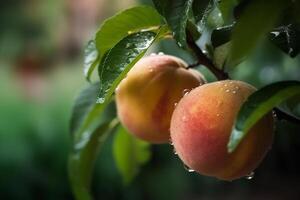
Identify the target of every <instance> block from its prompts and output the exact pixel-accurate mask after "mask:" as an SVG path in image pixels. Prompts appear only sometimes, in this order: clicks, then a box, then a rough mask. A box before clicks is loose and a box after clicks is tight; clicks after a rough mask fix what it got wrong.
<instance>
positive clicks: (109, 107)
mask: <svg viewBox="0 0 300 200" xmlns="http://www.w3.org/2000/svg"><path fill="white" fill-rule="evenodd" d="M98 91H99V83H94V84H91V85H90V86H89V87H88V88H86V89H84V90H82V92H81V93H80V94H79V96H78V97H77V99H76V101H75V105H74V106H73V113H72V117H71V133H72V136H73V143H72V150H71V152H70V155H69V177H70V182H71V185H72V189H73V192H74V195H75V196H76V199H80V200H83V199H84V200H85V199H87V200H89V199H91V197H90V194H89V186H90V179H91V174H92V168H93V164H94V161H95V159H96V155H97V152H98V149H99V146H100V144H101V143H102V142H103V141H104V139H105V138H106V137H105V136H106V135H107V134H108V133H109V132H110V130H111V128H113V127H114V126H115V125H116V120H113V119H114V118H115V117H116V109H115V105H114V104H113V103H110V101H107V103H106V104H101V105H100V104H96V100H97V94H98Z"/></svg>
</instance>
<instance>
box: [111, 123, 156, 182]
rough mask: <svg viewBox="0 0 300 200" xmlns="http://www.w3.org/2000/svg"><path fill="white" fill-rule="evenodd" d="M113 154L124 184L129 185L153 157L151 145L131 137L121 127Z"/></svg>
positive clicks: (115, 139) (115, 140)
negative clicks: (142, 166)
mask: <svg viewBox="0 0 300 200" xmlns="http://www.w3.org/2000/svg"><path fill="white" fill-rule="evenodd" d="M113 154H114V158H115V162H116V165H117V168H118V170H119V171H120V173H121V175H122V177H123V182H124V184H128V183H130V182H131V181H132V179H133V178H134V177H135V176H136V175H137V174H138V172H139V170H140V167H141V165H143V164H145V163H146V162H147V161H149V159H150V157H151V151H150V144H149V143H147V142H144V141H142V140H139V139H137V138H136V137H134V136H132V135H130V134H129V133H128V132H127V130H126V129H125V128H124V127H123V126H120V127H119V129H118V131H117V133H116V136H115V138H114V143H113Z"/></svg>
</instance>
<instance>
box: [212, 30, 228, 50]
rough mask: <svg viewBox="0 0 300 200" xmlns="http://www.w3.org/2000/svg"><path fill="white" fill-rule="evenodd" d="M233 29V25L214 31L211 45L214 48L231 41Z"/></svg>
mask: <svg viewBox="0 0 300 200" xmlns="http://www.w3.org/2000/svg"><path fill="white" fill-rule="evenodd" d="M232 28H233V25H228V26H223V27H220V28H217V29H215V30H213V32H212V34H211V44H212V45H213V47H214V48H216V47H218V46H221V45H223V44H225V43H227V42H229V41H230V39H231V32H232Z"/></svg>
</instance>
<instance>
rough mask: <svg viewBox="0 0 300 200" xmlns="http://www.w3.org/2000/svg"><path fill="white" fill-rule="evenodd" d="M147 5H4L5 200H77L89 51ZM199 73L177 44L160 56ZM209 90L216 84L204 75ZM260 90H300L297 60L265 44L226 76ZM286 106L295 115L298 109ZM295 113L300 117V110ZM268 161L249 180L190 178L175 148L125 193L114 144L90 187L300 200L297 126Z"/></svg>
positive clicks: (79, 1) (156, 149) (97, 0)
mask: <svg viewBox="0 0 300 200" xmlns="http://www.w3.org/2000/svg"><path fill="white" fill-rule="evenodd" d="M149 2H150V1H148V0H143V1H140V2H138V1H137V0H127V1H125V0H123V1H118V0H110V1H108V0H64V1H61V0H52V1H48V0H27V1H24V0H11V1H6V2H4V1H2V2H1V3H0V66H1V67H0V199H3V200H10V199H13V200H15V199H23V200H25V199H55V200H59V199H73V198H72V195H71V191H70V187H69V183H68V177H67V155H68V151H69V149H70V144H71V142H70V141H71V139H70V136H69V133H68V128H69V125H68V123H69V118H70V113H71V108H72V104H73V100H74V98H75V96H76V94H78V92H79V91H80V89H82V88H83V87H84V86H86V85H87V83H85V80H84V77H83V75H82V63H83V58H82V57H83V48H84V44H86V42H87V41H88V39H89V38H90V37H92V35H93V33H94V32H95V30H97V27H98V26H99V25H100V23H101V22H102V20H103V19H105V18H106V17H108V16H110V15H112V14H113V13H115V12H117V11H119V10H122V9H125V8H128V7H131V6H133V5H136V4H140V3H148V4H149ZM154 51H163V52H164V53H168V54H173V55H177V56H179V57H182V58H183V59H185V60H187V62H189V63H193V59H192V58H191V57H190V56H189V55H188V54H187V53H185V52H183V51H182V50H180V49H178V48H177V47H176V45H175V43H174V42H173V41H170V40H168V41H163V42H161V44H160V45H159V46H158V47H157V49H154ZM200 70H201V71H203V73H205V74H206V75H207V77H208V79H209V80H212V75H211V74H210V73H209V72H208V71H207V70H205V69H202V68H200ZM230 73H231V75H232V76H233V77H234V78H235V79H239V80H245V81H247V82H249V83H251V84H253V85H255V86H257V87H261V86H263V85H266V84H268V83H271V82H275V81H280V80H287V79H288V80H300V56H298V57H296V58H294V59H292V58H290V57H289V56H287V55H285V54H284V53H282V52H281V51H280V50H278V49H277V48H276V47H274V46H273V45H272V44H270V43H269V42H267V41H265V42H264V43H262V44H261V45H260V46H259V47H258V48H257V50H256V51H255V52H254V53H253V55H251V56H250V58H249V59H248V60H247V61H246V62H244V63H242V64H241V65H240V66H239V67H238V68H236V69H235V70H233V71H232V72H230ZM290 105H293V104H292V102H291V103H290ZM290 109H291V110H292V111H293V112H294V114H297V115H299V113H300V106H299V105H294V106H291V107H290ZM276 127H277V128H276V135H275V141H274V144H273V147H272V149H271V151H270V152H269V153H268V155H267V157H266V159H265V160H264V162H263V163H262V164H261V166H260V167H259V168H258V169H257V170H256V171H255V176H254V178H253V179H251V180H247V179H246V178H245V179H241V180H238V181H234V182H224V181H219V180H216V179H214V178H209V177H204V176H201V175H198V174H195V173H189V172H188V171H186V170H185V169H184V167H183V165H182V163H181V162H180V160H179V159H178V158H177V156H176V155H174V154H173V150H172V148H171V146H170V145H154V146H153V147H152V150H153V156H152V159H151V161H150V162H149V163H148V164H147V165H145V166H144V167H143V169H142V171H141V173H140V174H139V175H138V177H137V178H135V180H134V181H133V183H132V184H131V185H129V186H124V185H123V184H122V181H121V176H120V174H119V173H118V171H117V169H116V167H115V164H114V160H113V157H112V145H111V143H112V139H113V135H112V136H110V137H109V139H108V141H107V142H106V143H105V145H104V147H103V150H102V151H101V153H100V156H99V159H98V161H97V166H96V168H95V174H94V179H93V193H94V195H95V197H96V199H128V200H129V199H130V200H131V199H133V200H134V199H143V200H147V199H149V200H154V199H155V200H156V199H157V200H164V199H180V200H181V199H182V200H183V199H184V200H196V199H201V200H202V199H204V200H206V199H220V200H221V199H222V200H223V199H230V200H231V199H272V200H277V199H300V181H299V179H300V170H299V169H300V159H299V152H300V125H299V124H298V125H297V124H292V123H290V122H287V121H280V122H277V124H276Z"/></svg>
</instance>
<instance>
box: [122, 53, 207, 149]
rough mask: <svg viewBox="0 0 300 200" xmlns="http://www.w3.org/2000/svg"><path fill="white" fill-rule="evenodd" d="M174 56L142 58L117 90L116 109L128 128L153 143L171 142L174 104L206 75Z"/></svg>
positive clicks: (201, 81)
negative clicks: (188, 66)
mask: <svg viewBox="0 0 300 200" xmlns="http://www.w3.org/2000/svg"><path fill="white" fill-rule="evenodd" d="M186 67H187V64H186V63H185V62H184V61H183V60H181V59H179V58H176V57H174V56H169V55H151V56H148V57H144V58H142V59H141V60H139V61H138V62H137V63H136V64H135V65H134V67H133V68H132V69H131V70H130V71H129V73H128V74H127V77H126V78H124V79H123V80H122V81H121V82H120V84H119V86H118V87H117V90H116V104H117V112H118V116H119V119H120V121H121V122H122V124H123V125H124V127H125V128H126V129H128V131H129V132H130V133H132V134H133V135H135V136H137V137H138V138H140V139H143V140H146V141H148V142H151V143H167V142H170V131H169V128H170V120H171V116H172V113H173V110H174V108H175V106H174V105H175V104H176V103H177V102H178V101H179V100H180V99H181V98H182V96H183V94H184V92H185V91H189V90H191V89H192V88H195V87H197V86H199V85H201V84H203V83H204V78H203V77H202V76H201V74H200V73H199V72H197V71H195V70H190V69H187V68H186Z"/></svg>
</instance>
